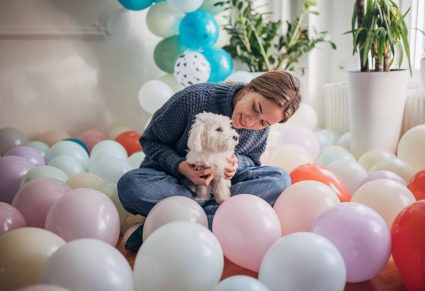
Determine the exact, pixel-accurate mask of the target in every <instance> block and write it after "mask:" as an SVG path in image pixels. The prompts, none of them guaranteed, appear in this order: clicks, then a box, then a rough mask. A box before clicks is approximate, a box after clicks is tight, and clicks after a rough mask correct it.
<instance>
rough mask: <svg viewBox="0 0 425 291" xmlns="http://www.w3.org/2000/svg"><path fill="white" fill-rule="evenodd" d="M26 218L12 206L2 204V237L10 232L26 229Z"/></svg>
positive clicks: (0, 226) (0, 231)
mask: <svg viewBox="0 0 425 291" xmlns="http://www.w3.org/2000/svg"><path fill="white" fill-rule="evenodd" d="M25 226H27V223H26V222H25V218H24V216H23V215H22V214H21V213H20V212H19V210H18V209H16V208H15V207H13V206H12V205H10V204H7V203H4V202H0V235H2V234H3V233H5V232H8V231H9V230H12V229H15V228H20V227H25Z"/></svg>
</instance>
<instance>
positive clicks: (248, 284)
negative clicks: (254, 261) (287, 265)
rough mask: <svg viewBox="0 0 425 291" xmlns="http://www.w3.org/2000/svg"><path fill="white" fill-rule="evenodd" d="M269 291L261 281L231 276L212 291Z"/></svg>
mask: <svg viewBox="0 0 425 291" xmlns="http://www.w3.org/2000/svg"><path fill="white" fill-rule="evenodd" d="M241 290H243V291H269V289H268V288H267V287H266V285H264V284H263V283H262V282H261V281H258V280H257V279H254V278H252V277H249V276H244V275H237V276H231V277H228V278H226V279H224V280H223V281H221V282H220V283H219V284H218V285H217V286H215V287H214V288H213V289H212V291H241Z"/></svg>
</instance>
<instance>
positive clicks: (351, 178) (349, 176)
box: [328, 159, 367, 193]
mask: <svg viewBox="0 0 425 291" xmlns="http://www.w3.org/2000/svg"><path fill="white" fill-rule="evenodd" d="M328 168H329V170H331V171H332V172H334V173H335V174H336V175H337V176H338V177H340V178H341V180H342V182H343V183H344V185H345V186H346V187H347V188H348V191H350V193H354V192H355V191H356V190H357V188H358V185H359V184H360V182H361V181H362V180H363V179H364V178H365V177H366V176H367V172H366V170H365V169H364V168H363V167H362V166H361V165H360V164H359V163H357V162H356V161H353V160H346V159H343V160H337V161H334V162H332V163H330V164H329V166H328Z"/></svg>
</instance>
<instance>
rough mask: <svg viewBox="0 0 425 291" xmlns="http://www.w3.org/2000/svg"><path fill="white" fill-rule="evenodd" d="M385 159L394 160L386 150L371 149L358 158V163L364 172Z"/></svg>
mask: <svg viewBox="0 0 425 291" xmlns="http://www.w3.org/2000/svg"><path fill="white" fill-rule="evenodd" d="M387 158H395V155H394V154H393V153H392V152H390V151H387V150H383V149H371V150H369V151H367V152H365V153H364V154H363V155H361V156H360V158H359V163H360V165H362V166H363V168H365V170H366V171H369V170H370V168H372V167H373V166H374V165H375V164H376V163H377V162H379V161H381V160H384V159H387Z"/></svg>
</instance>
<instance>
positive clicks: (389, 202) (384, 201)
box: [351, 179, 416, 229]
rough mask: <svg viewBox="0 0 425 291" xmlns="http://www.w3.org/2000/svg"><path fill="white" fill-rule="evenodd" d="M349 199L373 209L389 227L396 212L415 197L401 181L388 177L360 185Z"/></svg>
mask: <svg viewBox="0 0 425 291" xmlns="http://www.w3.org/2000/svg"><path fill="white" fill-rule="evenodd" d="M351 201H352V202H357V203H361V204H363V205H366V206H369V207H370V208H372V209H373V210H375V211H376V212H377V213H378V214H379V215H381V216H382V218H383V219H384V220H385V223H386V224H387V226H388V228H389V229H391V225H392V224H393V221H394V219H395V217H396V216H397V214H398V213H399V212H400V211H401V210H402V209H403V208H405V207H406V206H408V205H410V204H412V203H414V202H415V201H416V199H415V196H413V194H412V192H410V190H409V189H408V188H407V187H406V186H404V185H402V184H401V183H398V182H396V181H392V180H389V179H377V180H373V181H370V182H368V183H366V184H364V185H362V186H361V187H360V188H359V189H358V190H357V191H356V192H355V193H354V195H353V198H352V199H351Z"/></svg>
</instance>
